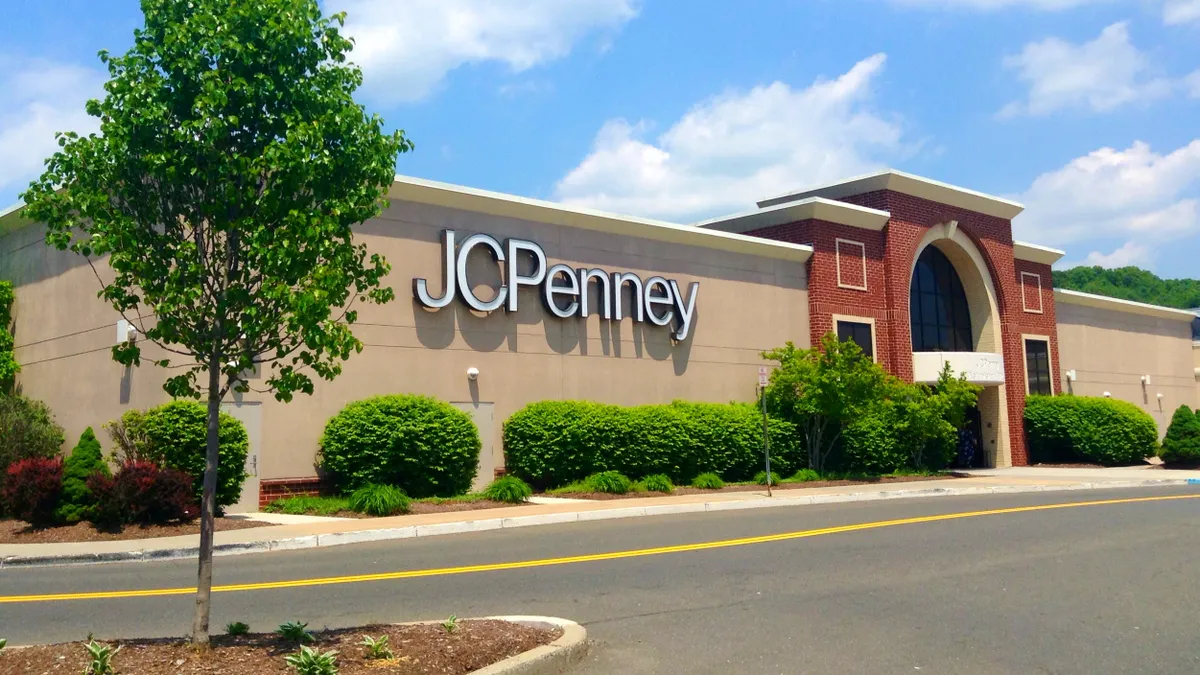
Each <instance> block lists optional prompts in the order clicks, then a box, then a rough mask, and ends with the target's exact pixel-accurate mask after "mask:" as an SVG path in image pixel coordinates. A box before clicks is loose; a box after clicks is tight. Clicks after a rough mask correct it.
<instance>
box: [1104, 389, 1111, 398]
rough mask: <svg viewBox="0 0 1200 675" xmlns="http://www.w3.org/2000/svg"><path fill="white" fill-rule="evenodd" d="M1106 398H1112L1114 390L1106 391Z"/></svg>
mask: <svg viewBox="0 0 1200 675" xmlns="http://www.w3.org/2000/svg"><path fill="white" fill-rule="evenodd" d="M1104 398H1112V392H1111V391H1106V392H1104Z"/></svg>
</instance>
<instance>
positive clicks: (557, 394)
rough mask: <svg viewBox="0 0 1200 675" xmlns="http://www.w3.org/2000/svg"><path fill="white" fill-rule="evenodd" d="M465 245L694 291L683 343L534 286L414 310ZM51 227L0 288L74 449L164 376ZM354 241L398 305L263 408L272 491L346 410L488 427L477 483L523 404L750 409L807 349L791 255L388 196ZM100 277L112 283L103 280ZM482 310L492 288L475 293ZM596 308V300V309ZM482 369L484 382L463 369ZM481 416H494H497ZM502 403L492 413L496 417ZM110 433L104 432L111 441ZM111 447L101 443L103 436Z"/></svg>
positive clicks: (25, 374) (304, 462)
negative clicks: (53, 237)
mask: <svg viewBox="0 0 1200 675" xmlns="http://www.w3.org/2000/svg"><path fill="white" fill-rule="evenodd" d="M445 228H451V229H455V230H457V231H458V232H460V241H461V237H462V236H465V235H466V234H470V233H474V232H485V233H487V234H490V235H492V236H494V237H496V238H498V239H501V240H502V239H504V238H505V237H521V238H526V239H531V240H533V241H536V242H538V243H539V244H541V245H542V247H543V248H544V249H545V252H546V255H547V258H548V262H549V264H554V263H558V262H563V263H567V264H570V265H572V266H574V267H579V266H589V267H600V268H603V269H605V270H607V271H608V272H616V271H631V272H636V273H638V274H639V275H640V276H641V277H642V278H643V279H645V278H647V277H649V276H652V275H655V274H657V275H661V276H665V277H667V278H668V279H675V280H677V281H678V282H679V285H680V287H681V288H686V287H687V284H688V283H690V282H692V281H698V282H700V290H699V296H698V299H697V306H696V317H695V319H694V320H693V325H692V331H691V336H690V337H689V338H688V339H687V340H686V341H685V342H683V343H681V344H672V342H671V340H670V339H669V332H668V330H667V329H666V328H659V327H657V326H654V325H652V324H649V323H645V324H634V323H633V322H632V321H631V320H630V319H628V318H626V319H625V320H624V321H622V322H620V323H619V324H618V323H616V322H607V321H602V320H600V318H599V317H598V316H592V317H590V318H589V319H587V320H583V319H578V318H575V319H566V320H564V319H558V318H556V317H553V316H548V315H547V314H546V313H545V312H544V310H543V309H542V306H541V302H540V298H539V296H538V292H537V290H536V289H532V288H531V289H523V290H522V292H521V295H520V311H519V312H517V313H516V314H515V315H509V314H506V313H505V312H503V311H497V312H494V313H492V314H491V315H486V316H484V315H477V314H475V313H472V312H471V311H469V310H468V309H467V308H466V307H464V306H463V305H461V304H460V303H457V302H456V303H455V304H453V305H451V306H450V307H446V308H444V309H442V310H437V311H432V310H428V309H425V308H423V307H421V306H419V305H418V304H417V303H416V302H415V301H414V300H413V298H412V291H411V281H412V279H413V278H414V277H422V278H426V279H428V280H429V283H430V291H431V292H432V293H434V294H435V295H440V294H441V292H442V281H441V279H442V272H441V265H442V260H443V258H442V246H441V239H440V232H441V230H443V229H445ZM41 236H42V232H41V228H40V227H36V226H35V227H30V228H27V229H25V230H19V231H17V232H15V233H12V234H9V235H7V236H5V237H3V238H0V277H2V278H7V279H11V280H13V281H14V283H15V285H16V286H17V289H16V294H17V302H16V329H15V330H16V342H17V345H18V349H17V358H18V360H19V361H20V362H21V363H22V367H23V371H22V373H21V376H20V379H19V382H20V386H21V387H22V389H23V391H24V393H26V394H27V395H30V396H33V397H35V398H39V399H42V400H44V401H46V402H47V403H48V404H49V405H50V406H51V407H52V409H53V410H54V411H55V413H56V415H57V417H58V419H59V421H60V423H62V424H63V426H64V427H66V430H67V434H68V437H69V438H71V439H72V440H73V439H74V438H77V437H78V434H79V433H80V432H82V430H83V429H84V428H85V427H87V426H89V425H91V426H95V427H96V428H97V431H98V432H99V426H100V425H101V424H102V423H104V422H106V421H108V420H111V419H113V418H115V417H117V416H118V415H119V414H120V413H121V411H122V410H124V409H126V408H128V407H146V406H151V405H155V404H158V403H161V402H163V401H164V400H166V398H167V397H166V394H165V393H163V391H162V389H161V385H162V382H163V379H164V377H165V373H164V371H163V370H162V369H159V368H154V367H152V366H150V365H145V366H143V367H141V368H135V369H132V371H131V372H129V373H126V372H125V371H124V369H123V368H122V367H121V366H119V365H117V364H115V363H113V362H112V360H111V358H110V353H109V350H110V347H111V346H112V344H113V342H114V340H115V334H116V328H115V325H116V321H117V319H118V318H119V317H118V316H117V314H116V313H115V312H113V311H112V310H111V309H110V308H109V307H108V306H107V305H106V304H105V303H103V302H102V301H100V300H99V299H97V298H96V292H97V291H98V289H99V287H100V285H99V282H98V281H97V279H96V276H95V273H94V272H93V270H92V269H91V267H90V266H88V265H87V264H86V263H84V262H83V261H82V260H81V259H79V258H78V257H77V256H74V255H72V254H67V253H59V252H57V251H53V250H50V249H48V248H47V247H46V246H45V245H44V244H43V243H42V242H41ZM359 239H360V241H362V242H364V243H366V244H367V246H368V248H369V249H370V250H371V251H372V252H377V253H381V254H383V255H384V256H386V257H387V259H388V260H389V262H390V263H391V264H392V266H393V271H392V274H391V276H390V278H389V279H388V282H389V283H390V284H391V285H392V287H393V288H394V289H395V290H396V295H397V300H396V301H394V302H392V303H391V304H388V305H385V306H382V307H378V306H360V307H358V309H359V310H360V314H359V323H358V325H357V327H356V328H355V334H356V335H357V336H358V337H359V338H360V339H361V340H362V341H363V342H364V343H365V345H366V347H365V349H364V351H363V352H362V353H361V354H358V355H355V356H354V357H352V358H351V359H350V360H349V362H347V363H346V364H345V368H344V371H343V373H342V375H341V376H340V377H339V378H337V379H336V380H334V381H333V382H323V381H318V383H317V387H316V393H315V395H313V396H311V397H308V396H303V395H301V396H297V397H296V399H295V400H293V401H292V402H291V403H289V404H282V403H278V402H276V401H274V400H273V399H270V398H266V399H265V400H264V398H263V397H262V396H261V395H247V396H246V400H247V401H253V400H262V401H263V406H262V415H263V418H262V448H261V449H260V454H259V461H258V467H259V471H260V475H261V477H262V478H263V479H277V478H296V477H305V476H311V475H314V473H315V471H314V467H313V459H314V453H315V452H316V449H317V440H318V438H319V436H320V433H321V429H322V428H323V426H324V424H325V422H326V421H327V420H328V419H329V417H330V416H332V415H333V414H335V413H336V412H337V411H338V410H339V409H340V408H341V407H342V406H343V405H345V404H346V403H347V402H349V401H352V400H356V399H360V398H364V397H367V396H372V395H375V394H385V393H400V392H418V393H424V394H429V395H432V396H436V397H438V398H441V399H443V400H447V401H451V402H454V403H457V404H460V405H461V407H464V408H465V409H470V410H478V411H480V414H481V415H484V416H485V417H486V415H487V414H488V413H489V412H490V413H491V420H492V422H491V423H490V424H488V423H487V422H486V420H481V425H480V426H481V428H484V429H489V428H490V430H491V431H490V433H487V434H485V435H486V436H488V437H486V438H484V446H485V450H486V451H487V452H486V454H485V456H484V457H482V458H481V466H480V479H481V480H482V479H487V478H490V476H491V473H492V470H493V469H494V468H495V467H497V466H501V465H502V462H503V454H502V447H501V440H500V435H501V429H502V423H503V421H504V420H505V419H507V418H508V416H509V415H511V414H512V413H513V412H514V411H516V410H518V409H519V408H521V407H522V406H524V405H525V404H527V403H529V402H532V401H538V400H543V399H590V400H597V401H606V402H611V403H618V404H638V403H651V402H667V401H670V400H672V399H676V398H686V399H692V400H700V401H729V400H752V399H753V397H754V388H755V384H756V379H757V378H756V372H757V368H758V366H760V365H762V364H763V362H762V360H761V359H760V357H759V352H761V351H762V350H764V349H769V348H772V347H775V346H779V345H782V344H783V343H784V342H785V341H787V340H791V341H793V342H796V343H797V344H798V345H801V346H808V341H809V338H808V335H809V329H808V297H807V290H806V289H807V281H806V274H805V267H804V264H803V263H802V262H799V261H796V260H781V259H773V258H765V257H758V256H754V255H748V254H743V253H732V252H729V251H722V250H715V249H711V248H701V247H697V246H689V245H680V244H671V243H664V242H659V241H651V240H648V239H641V238H636V237H628V236H617V235H613V234H607V233H603V232H598V231H592V230H586V229H580V228H575V227H567V226H557V225H548V224H544V223H536V222H531V221H525V220H516V219H511V218H503V217H497V216H491V215H483V214H480V213H474V212H468V211H462V210H456V209H450V208H445V207H440V206H431V205H424V204H417V203H411V202H398V201H393V203H392V206H391V208H390V209H389V210H388V211H387V212H385V213H384V214H383V215H382V216H381V217H380V218H378V219H375V220H372V221H370V222H368V223H366V224H364V225H363V226H362V227H361V228H360V229H359ZM471 271H472V274H471V276H472V280H473V282H475V283H477V284H478V283H481V282H483V281H487V280H491V281H492V282H495V281H498V279H499V271H498V268H497V267H496V266H495V264H494V263H492V262H490V261H489V260H488V259H487V256H486V255H485V254H483V253H476V254H475V255H473V256H472V265H471ZM99 273H100V274H101V275H102V276H104V275H106V274H108V271H107V270H106V269H104V268H103V267H100V268H99ZM478 294H479V295H480V296H481V297H483V298H487V297H490V292H489V291H486V290H483V289H480V290H479V293H478ZM594 303H595V298H593V305H594ZM470 367H475V368H478V369H479V371H480V375H479V378H478V380H476V381H474V382H472V381H470V380H469V379H468V378H467V375H466V371H467V369H468V368H470ZM487 404H491V406H488V405H487ZM489 407H490V408H491V409H490V410H488V408H489ZM101 435H103V434H101ZM104 440H105V441H107V439H104Z"/></svg>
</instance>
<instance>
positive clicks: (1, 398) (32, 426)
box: [0, 394, 65, 512]
mask: <svg viewBox="0 0 1200 675" xmlns="http://www.w3.org/2000/svg"><path fill="white" fill-rule="evenodd" d="M64 440H65V438H64V436H63V429H62V427H60V426H59V425H58V423H57V422H55V421H54V415H53V414H52V413H51V412H50V407H49V406H47V405H46V404H45V403H42V402H41V401H38V400H36V399H32V398H26V397H24V396H17V395H11V396H10V395H7V394H0V489H3V487H4V480H5V475H6V471H7V470H8V467H9V466H11V465H12V464H14V463H16V462H19V461H21V460H23V459H51V458H53V457H56V456H57V455H58V453H59V452H60V451H61V450H62V444H63V441H64ZM2 511H3V508H2V507H0V512H2Z"/></svg>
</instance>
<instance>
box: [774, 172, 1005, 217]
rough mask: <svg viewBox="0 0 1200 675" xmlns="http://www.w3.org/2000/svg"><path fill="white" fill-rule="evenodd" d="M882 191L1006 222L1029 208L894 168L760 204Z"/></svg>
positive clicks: (775, 198)
mask: <svg viewBox="0 0 1200 675" xmlns="http://www.w3.org/2000/svg"><path fill="white" fill-rule="evenodd" d="M880 190H891V191H893V192H899V193H901V194H906V195H911V196H913V197H920V198H922V199H928V200H930V201H934V202H939V203H942V204H948V205H950V206H956V207H958V208H961V209H966V210H968V211H975V212H976V213H983V214H986V215H989V216H995V217H997V218H1003V219H1005V220H1012V219H1013V218H1015V217H1016V216H1017V214H1019V213H1021V212H1022V211H1024V210H1025V207H1024V206H1022V205H1021V204H1018V203H1017V202H1014V201H1011V200H1008V199H1004V198H1002V197H996V196H993V195H989V194H984V193H982V192H976V191H975V190H968V189H966V188H961V187H958V186H956V185H950V184H949V183H942V182H940V181H936V180H931V179H929V178H922V177H920V176H914V175H912V174H910V173H904V172H903V171H896V170H894V169H888V170H885V171H880V172H878V173H873V174H868V175H866V176H859V177H857V178H851V179H849V180H843V181H838V182H836V183H830V184H828V185H822V186H819V187H816V188H810V189H806V190H800V191H799V192H789V193H788V194H784V195H779V196H778V197H771V198H770V199H764V200H762V201H761V202H758V205H759V206H761V207H767V206H774V205H776V204H782V203H785V202H793V201H798V200H801V199H807V198H809V197H825V198H826V199H844V198H846V197H852V196H854V195H861V194H865V193H868V192H878V191H880Z"/></svg>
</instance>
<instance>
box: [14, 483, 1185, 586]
mask: <svg viewBox="0 0 1200 675" xmlns="http://www.w3.org/2000/svg"><path fill="white" fill-rule="evenodd" d="M1197 484H1200V480H1197V479H1195V478H1188V479H1182V478H1170V479H1144V480H1125V481H1105V482H1100V483H1068V484H1063V485H997V486H993V487H963V488H944V487H934V488H920V489H915V490H891V491H882V492H846V493H841V494H819V495H797V496H786V497H784V496H778V497H769V498H767V497H764V498H762V499H754V500H743V501H720V502H695V503H691V504H662V505H658V506H655V505H651V506H635V507H622V508H613V509H601V510H597V511H579V512H575V513H547V514H542V515H536V516H516V517H511V518H485V519H481V520H467V521H461V522H455V523H436V524H433V525H413V526H409V527H395V528H388V529H379V530H357V531H353V532H336V533H332V534H314V535H307V536H302V537H290V538H287V539H272V540H269V541H256V542H245V543H237V544H218V545H216V546H214V547H213V555H214V556H229V555H242V554H245V553H266V552H269V551H297V550H301V549H310V548H325V547H329V546H344V545H347V544H365V543H369V542H378V541H392V540H395V539H411V538H414V537H416V538H419V537H436V536H442V535H447V534H461V533H464V532H486V531H488V530H506V529H511V528H517V527H535V526H539V525H557V524H561V523H581V522H591V521H597V520H612V519H619V518H641V517H645V516H662V515H676V514H685V513H705V512H718V511H741V510H745V509H760V508H777V507H781V506H811V505H816V504H840V503H845V502H870V501H881V500H891V499H912V498H918V497H963V496H970V495H999V494H1024V493H1032V492H1065V491H1074V490H1107V489H1116V488H1137V487H1171V486H1178V485H1197ZM198 552H199V548H198V547H196V546H190V547H186V548H168V549H147V550H142V551H119V552H113V553H80V554H71V555H59V556H53V555H45V556H20V555H18V556H8V557H7V558H4V559H2V560H0V569H2V568H6V567H42V566H51V565H53V566H61V565H94V564H98V563H120V562H151V561H156V560H181V559H188V558H195V557H196V556H197V555H198Z"/></svg>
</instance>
